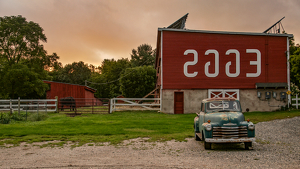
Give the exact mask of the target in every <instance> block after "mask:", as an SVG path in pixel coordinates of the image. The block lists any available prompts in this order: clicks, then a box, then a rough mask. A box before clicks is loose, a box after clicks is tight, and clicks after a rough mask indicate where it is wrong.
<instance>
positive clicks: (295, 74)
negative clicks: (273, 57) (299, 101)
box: [290, 44, 300, 86]
mask: <svg viewBox="0 0 300 169" xmlns="http://www.w3.org/2000/svg"><path fill="white" fill-rule="evenodd" d="M291 48H292V52H293V53H291V55H290V64H291V68H290V70H291V74H290V77H291V82H293V83H294V84H295V85H296V86H299V85H300V46H299V44H297V45H295V46H292V47H290V49H291Z"/></svg>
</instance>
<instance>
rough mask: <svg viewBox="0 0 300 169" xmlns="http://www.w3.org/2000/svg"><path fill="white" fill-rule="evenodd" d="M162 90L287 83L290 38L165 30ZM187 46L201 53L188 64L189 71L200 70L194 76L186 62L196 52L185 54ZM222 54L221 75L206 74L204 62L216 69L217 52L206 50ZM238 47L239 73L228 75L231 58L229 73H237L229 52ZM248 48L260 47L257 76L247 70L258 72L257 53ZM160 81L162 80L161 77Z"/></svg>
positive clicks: (227, 87) (258, 48)
mask: <svg viewBox="0 0 300 169" xmlns="http://www.w3.org/2000/svg"><path fill="white" fill-rule="evenodd" d="M162 43H163V45H162V46H163V49H162V50H163V56H162V59H163V65H162V68H163V80H162V83H163V89H208V88H209V89H218V88H222V89H232V88H239V89H242V88H248V89H250V88H255V83H271V82H272V83H279V82H282V83H287V57H286V53H285V52H286V50H287V37H280V36H258V35H257V36H256V35H241V34H239V35H234V34H216V33H202V32H177V31H163V42H162ZM188 49H193V50H195V51H197V53H198V62H197V63H196V64H195V65H189V66H187V68H188V69H187V70H188V73H193V72H198V74H197V75H196V76H195V77H186V76H185V75H184V64H185V63H186V62H191V61H194V55H193V54H192V53H189V54H187V55H184V52H185V51H186V50H188ZM210 49H214V50H217V51H218V53H219V74H218V76H216V77H207V76H206V75H205V71H204V68H205V64H206V63H207V62H210V65H209V69H208V70H209V73H214V72H215V55H214V54H208V55H205V52H206V51H207V50H210ZM230 49H235V50H237V51H239V53H240V74H239V75H238V76H237V77H228V76H227V75H226V72H225V68H226V64H227V63H228V62H230V61H231V65H230V67H229V72H230V73H235V72H236V55H235V54H234V53H231V54H229V55H226V51H228V50H230ZM247 49H257V50H259V51H260V53H261V74H260V75H259V76H258V77H246V74H247V73H256V71H257V66H256V65H250V61H256V60H257V55H256V53H249V52H248V53H247V52H246V50H247ZM159 54H160V53H159ZM158 78H159V80H158V81H157V84H159V83H160V76H158Z"/></svg>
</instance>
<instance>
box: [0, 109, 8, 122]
mask: <svg viewBox="0 0 300 169" xmlns="http://www.w3.org/2000/svg"><path fill="white" fill-rule="evenodd" d="M9 122H10V116H9V114H8V113H2V112H1V115H0V123H1V124H9Z"/></svg>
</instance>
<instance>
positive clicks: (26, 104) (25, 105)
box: [0, 98, 58, 113]
mask: <svg viewBox="0 0 300 169" xmlns="http://www.w3.org/2000/svg"><path fill="white" fill-rule="evenodd" d="M57 107H58V99H20V98H19V99H10V100H0V111H10V112H14V111H18V112H19V113H20V111H26V112H37V111H41V112H56V111H57V110H58V109H57Z"/></svg>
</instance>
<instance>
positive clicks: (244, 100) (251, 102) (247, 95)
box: [240, 89, 287, 112]
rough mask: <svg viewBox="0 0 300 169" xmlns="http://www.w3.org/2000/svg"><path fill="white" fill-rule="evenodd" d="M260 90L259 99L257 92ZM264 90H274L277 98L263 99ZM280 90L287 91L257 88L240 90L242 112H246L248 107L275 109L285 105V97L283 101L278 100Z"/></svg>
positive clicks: (253, 109)
mask: <svg viewBox="0 0 300 169" xmlns="http://www.w3.org/2000/svg"><path fill="white" fill-rule="evenodd" d="M258 91H259V92H261V93H262V96H261V99H258V98H257V92H258ZM265 92H276V93H277V98H276V99H274V98H273V96H272V98H271V99H269V100H266V99H265ZM280 92H287V89H257V90H247V89H246V90H240V102H241V106H242V109H243V112H246V109H247V108H248V109H249V111H250V112H252V111H275V110H278V109H280V108H281V106H286V105H287V99H286V100H285V101H282V100H280Z"/></svg>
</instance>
